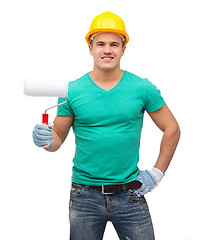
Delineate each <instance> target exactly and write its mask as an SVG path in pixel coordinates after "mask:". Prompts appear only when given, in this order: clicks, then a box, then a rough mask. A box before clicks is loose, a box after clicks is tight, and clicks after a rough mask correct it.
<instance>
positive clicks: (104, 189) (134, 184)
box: [89, 180, 142, 194]
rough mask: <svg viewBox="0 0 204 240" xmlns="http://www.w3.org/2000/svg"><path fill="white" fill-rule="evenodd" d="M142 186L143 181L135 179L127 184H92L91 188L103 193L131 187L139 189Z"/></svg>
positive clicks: (121, 190)
mask: <svg viewBox="0 0 204 240" xmlns="http://www.w3.org/2000/svg"><path fill="white" fill-rule="evenodd" d="M141 186H142V183H141V182H139V181H137V180H135V181H132V182H129V183H125V184H118V185H102V186H92V185H90V186H89V188H92V189H95V190H98V191H100V192H102V194H114V193H118V192H123V191H125V190H126V191H127V190H129V189H138V188H140V187H141Z"/></svg>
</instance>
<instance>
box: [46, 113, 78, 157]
mask: <svg viewBox="0 0 204 240" xmlns="http://www.w3.org/2000/svg"><path fill="white" fill-rule="evenodd" d="M73 122H74V117H73V116H57V117H55V120H54V127H53V132H52V136H53V139H52V143H51V145H50V146H49V147H48V148H44V149H45V150H46V151H48V152H55V151H57V150H58V149H59V148H60V147H61V145H62V144H63V142H64V141H65V139H66V137H67V135H68V133H69V131H70V128H71V126H72V125H73Z"/></svg>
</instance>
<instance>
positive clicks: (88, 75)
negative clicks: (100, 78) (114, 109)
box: [87, 70, 125, 93]
mask: <svg viewBox="0 0 204 240" xmlns="http://www.w3.org/2000/svg"><path fill="white" fill-rule="evenodd" d="M124 75H125V71H124V70H123V75H122V77H121V79H120V81H119V82H118V83H117V84H116V85H115V86H114V87H112V88H111V89H109V90H105V89H103V88H101V87H99V86H98V85H97V84H96V83H95V82H94V81H93V80H92V79H91V77H90V72H88V73H87V77H88V79H89V81H90V82H91V83H92V84H93V85H94V86H95V87H96V88H98V90H100V91H103V92H107V93H108V92H112V91H114V90H115V89H117V88H118V87H119V86H120V84H121V82H122V81H123V78H124Z"/></svg>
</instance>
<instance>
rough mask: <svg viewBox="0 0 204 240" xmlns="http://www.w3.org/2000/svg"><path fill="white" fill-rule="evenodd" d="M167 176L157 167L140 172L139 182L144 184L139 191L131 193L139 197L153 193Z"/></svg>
mask: <svg viewBox="0 0 204 240" xmlns="http://www.w3.org/2000/svg"><path fill="white" fill-rule="evenodd" d="M164 176H165V174H164V173H163V172H162V171H161V170H159V169H158V168H156V167H153V168H152V169H151V170H149V171H148V170H145V171H140V172H139V175H138V176H137V180H138V181H140V182H141V183H142V186H141V187H140V188H138V189H136V190H135V189H133V190H131V193H133V194H136V195H137V196H138V197H141V196H142V195H144V194H146V193H148V192H151V191H152V190H153V189H154V188H155V187H157V186H158V184H159V183H160V182H161V180H162V178H163V177H164Z"/></svg>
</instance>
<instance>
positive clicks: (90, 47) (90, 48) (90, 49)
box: [89, 45, 93, 56]
mask: <svg viewBox="0 0 204 240" xmlns="http://www.w3.org/2000/svg"><path fill="white" fill-rule="evenodd" d="M92 49H93V47H92V46H91V45H89V52H90V54H91V56H93V54H92Z"/></svg>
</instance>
